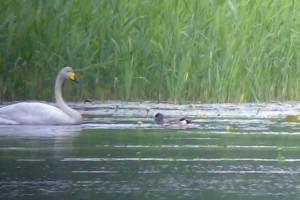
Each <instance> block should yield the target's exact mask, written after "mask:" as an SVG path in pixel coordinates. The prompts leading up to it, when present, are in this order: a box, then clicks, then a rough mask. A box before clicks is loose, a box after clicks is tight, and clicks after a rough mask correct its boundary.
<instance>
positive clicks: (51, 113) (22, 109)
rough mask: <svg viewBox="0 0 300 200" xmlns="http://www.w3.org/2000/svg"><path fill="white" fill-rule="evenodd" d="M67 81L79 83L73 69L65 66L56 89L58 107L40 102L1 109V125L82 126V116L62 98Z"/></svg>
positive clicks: (59, 75)
mask: <svg viewBox="0 0 300 200" xmlns="http://www.w3.org/2000/svg"><path fill="white" fill-rule="evenodd" d="M65 79H70V80H72V81H74V82H75V83H79V81H78V80H77V79H76V74H75V73H74V70H73V69H72V67H69V66H65V67H63V68H62V69H61V70H60V71H59V72H58V74H57V77H56V80H55V87H54V95H55V101H56V106H53V105H50V104H47V103H40V102H19V103H16V104H12V105H8V106H4V107H1V108H0V124H1V125H64V124H65V125H68V124H81V123H82V116H81V114H80V113H79V112H78V111H76V110H74V109H72V108H70V107H69V106H68V105H67V104H66V103H65V101H64V99H63V97H62V91H61V90H62V85H63V82H64V80H65Z"/></svg>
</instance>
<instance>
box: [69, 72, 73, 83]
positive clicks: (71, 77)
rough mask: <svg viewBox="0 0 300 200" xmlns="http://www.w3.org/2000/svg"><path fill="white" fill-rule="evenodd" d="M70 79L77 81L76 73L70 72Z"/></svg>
mask: <svg viewBox="0 0 300 200" xmlns="http://www.w3.org/2000/svg"><path fill="white" fill-rule="evenodd" d="M68 75H69V78H70V79H71V80H72V81H74V80H75V73H74V72H68Z"/></svg>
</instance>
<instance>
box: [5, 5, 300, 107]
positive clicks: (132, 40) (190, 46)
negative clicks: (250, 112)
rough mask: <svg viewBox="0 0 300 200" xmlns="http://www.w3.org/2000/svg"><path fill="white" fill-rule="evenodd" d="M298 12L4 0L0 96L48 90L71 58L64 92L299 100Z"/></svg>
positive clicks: (98, 96) (33, 95)
mask: <svg viewBox="0 0 300 200" xmlns="http://www.w3.org/2000/svg"><path fill="white" fill-rule="evenodd" d="M299 12H300V3H299V2H298V1H296V0H291V1H284V0H278V1H273V0H266V1H242V0H222V1H217V0H210V1H198V0H169V1H159V0H143V1H140V0H132V1H123V0H103V1H92V0H86V1H80V0H69V1H62V0H52V1H46V0H44V1H43V0H40V1H34V0H25V1H18V0H14V1H11V0H3V1H1V2H0V53H1V57H0V66H1V67H0V99H1V100H17V99H49V98H51V97H52V96H53V84H54V83H53V82H54V79H55V76H56V73H57V72H58V70H59V69H60V68H61V67H62V66H64V65H71V66H74V68H76V69H77V72H78V74H79V77H80V81H81V84H80V85H78V86H76V87H75V89H74V86H73V85H71V84H70V83H66V85H65V96H67V97H68V99H69V100H80V99H85V98H89V99H95V100H104V99H120V100H146V99H147V100H159V101H163V100H168V101H175V102H185V101H197V102H199V101H201V102H246V101H247V102H251V101H271V100H299V99H300V93H299V90H300V82H299V75H300V66H299V61H300V50H299V48H300V13H299ZM74 90H75V92H76V95H74V94H75V93H74ZM72 95H74V97H72Z"/></svg>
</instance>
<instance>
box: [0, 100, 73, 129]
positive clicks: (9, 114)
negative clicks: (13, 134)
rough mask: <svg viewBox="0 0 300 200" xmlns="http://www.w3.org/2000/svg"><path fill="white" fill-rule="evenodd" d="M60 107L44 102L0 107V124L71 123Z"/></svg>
mask: <svg viewBox="0 0 300 200" xmlns="http://www.w3.org/2000/svg"><path fill="white" fill-rule="evenodd" d="M70 123H72V119H71V118H70V116H69V115H67V114H66V113H64V112H63V111H61V110H60V109H59V108H57V107H55V106H52V105H48V104H44V103H17V104H13V105H9V106H5V107H3V108H0V124H40V125H45V124H70Z"/></svg>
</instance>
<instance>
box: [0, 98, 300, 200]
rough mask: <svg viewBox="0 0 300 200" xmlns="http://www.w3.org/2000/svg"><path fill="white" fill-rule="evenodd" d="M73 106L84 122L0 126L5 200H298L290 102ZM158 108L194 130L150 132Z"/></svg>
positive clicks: (297, 151) (299, 172)
mask: <svg viewBox="0 0 300 200" xmlns="http://www.w3.org/2000/svg"><path fill="white" fill-rule="evenodd" d="M71 105H72V106H73V107H75V108H77V109H79V110H80V112H82V113H83V114H84V117H85V121H84V124H83V125H80V126H0V198H1V199H32V198H36V199H231V200H233V199H266V200H267V199H272V200H274V199H283V198H284V199H297V198H299V192H300V191H299V190H300V181H299V180H300V168H299V166H300V156H299V155H300V147H299V142H300V131H299V130H300V128H299V127H300V126H299V124H298V123H287V122H285V120H284V118H285V116H286V115H289V114H295V113H296V112H297V111H298V110H300V107H299V106H298V104H297V103H295V102H288V103H277V102H274V103H270V104H186V105H177V104H163V103H161V104H156V103H150V102H148V103H147V102H146V103H139V102H130V103H124V102H93V103H90V104H78V103H73V104H72V103H71ZM158 111H159V112H161V113H163V114H164V115H165V116H166V117H167V118H173V117H175V116H186V117H188V118H190V119H192V121H193V124H192V125H190V126H187V127H181V126H160V125H155V124H153V119H152V116H153V113H154V112H158ZM138 121H141V122H143V123H142V124H140V125H139V124H138V123H137V122H138ZM226 126H230V128H231V129H230V130H226V128H225V127H226ZM279 149H281V152H282V156H284V157H285V159H278V155H279Z"/></svg>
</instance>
